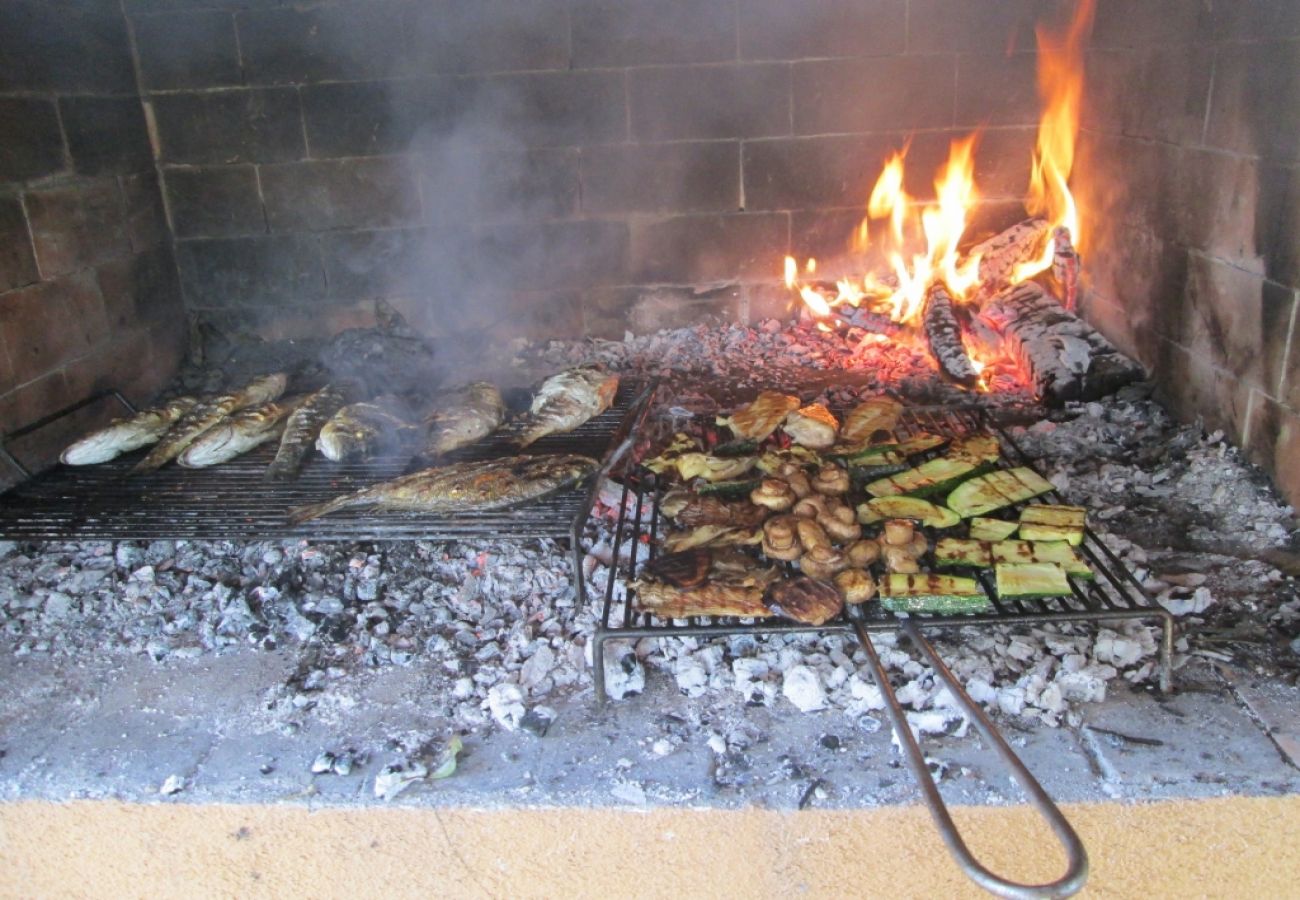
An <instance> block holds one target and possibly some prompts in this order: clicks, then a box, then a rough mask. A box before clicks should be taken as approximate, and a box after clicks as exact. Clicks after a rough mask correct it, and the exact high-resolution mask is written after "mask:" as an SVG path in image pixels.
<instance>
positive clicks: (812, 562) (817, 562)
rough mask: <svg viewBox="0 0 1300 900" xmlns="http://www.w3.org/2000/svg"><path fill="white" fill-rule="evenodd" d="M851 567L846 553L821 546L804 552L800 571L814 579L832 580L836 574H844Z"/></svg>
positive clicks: (800, 562) (827, 546)
mask: <svg viewBox="0 0 1300 900" xmlns="http://www.w3.org/2000/svg"><path fill="white" fill-rule="evenodd" d="M848 565H849V561H848V559H847V558H846V557H845V556H844V551H842V550H839V549H838V548H835V547H832V546H830V545H829V544H821V545H818V546H816V547H813V548H812V549H811V550H806V551H804V555H803V556H801V557H799V570H800V571H801V572H803V573H804V574H805V575H808V576H810V577H812V578H821V579H823V580H827V579H830V578H831V576H833V575H834V574H835V573H836V572H842V571H843V570H844V569H846V568H847V567H848Z"/></svg>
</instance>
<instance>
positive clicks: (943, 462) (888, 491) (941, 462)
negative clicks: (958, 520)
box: [867, 456, 992, 497]
mask: <svg viewBox="0 0 1300 900" xmlns="http://www.w3.org/2000/svg"><path fill="white" fill-rule="evenodd" d="M990 465H992V464H991V463H981V462H972V461H971V460H966V459H949V458H948V457H946V456H940V457H939V458H937V459H932V460H930V461H929V462H923V463H921V464H920V465H919V466H917V467H916V468H914V469H908V470H907V471H906V472H899V473H898V474H897V475H888V476H886V477H884V478H880V479H877V480H876V481H873V482H871V483H870V484H868V485H867V493H868V494H870V495H871V496H873V497H901V496H917V497H926V496H930V495H932V494H942V493H944V492H945V491H950V490H952V489H953V488H954V487H956V486H957V485H959V484H961V483H962V482H963V481H965V480H966V479H968V478H970V477H972V476H974V475H978V474H979V473H980V472H982V471H984V470H986V469H988V468H989V466H990Z"/></svg>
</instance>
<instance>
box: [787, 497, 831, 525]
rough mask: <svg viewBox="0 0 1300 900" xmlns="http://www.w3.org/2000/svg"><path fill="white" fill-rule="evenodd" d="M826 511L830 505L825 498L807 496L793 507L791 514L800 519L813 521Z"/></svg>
mask: <svg viewBox="0 0 1300 900" xmlns="http://www.w3.org/2000/svg"><path fill="white" fill-rule="evenodd" d="M828 509H830V505H829V504H828V503H827V502H826V498H825V497H823V496H822V495H821V494H809V495H808V496H807V497H804V498H802V499H801V500H800V501H799V502H798V503H796V504H795V505H794V510H793V512H794V514H795V515H796V516H798V517H799V518H801V519H815V518H817V517H818V516H820V515H821V514H822V513H824V512H826V510H828Z"/></svg>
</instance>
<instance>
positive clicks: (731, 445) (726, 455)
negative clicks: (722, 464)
mask: <svg viewBox="0 0 1300 900" xmlns="http://www.w3.org/2000/svg"><path fill="white" fill-rule="evenodd" d="M757 452H758V441H747V440H743V439H741V440H735V441H727V442H726V443H725V444H718V446H716V447H714V448H713V455H714V456H721V457H722V458H723V459H731V458H733V457H737V456H753V455H754V454H755V453H757Z"/></svg>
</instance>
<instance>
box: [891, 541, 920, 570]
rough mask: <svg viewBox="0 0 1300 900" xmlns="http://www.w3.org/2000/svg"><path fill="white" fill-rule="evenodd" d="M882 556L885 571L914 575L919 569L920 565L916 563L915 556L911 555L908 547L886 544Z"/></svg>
mask: <svg viewBox="0 0 1300 900" xmlns="http://www.w3.org/2000/svg"><path fill="white" fill-rule="evenodd" d="M884 557H885V569H886V570H887V571H890V572H896V573H898V574H900V575H914V574H916V573H917V572H919V571H921V567H920V566H919V565H917V562H916V557H915V556H913V555H912V551H911V548H910V547H890V546H888V545H886V547H885V550H884Z"/></svg>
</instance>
